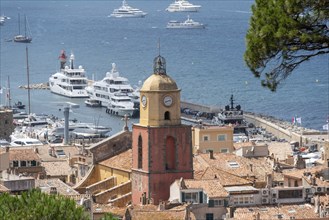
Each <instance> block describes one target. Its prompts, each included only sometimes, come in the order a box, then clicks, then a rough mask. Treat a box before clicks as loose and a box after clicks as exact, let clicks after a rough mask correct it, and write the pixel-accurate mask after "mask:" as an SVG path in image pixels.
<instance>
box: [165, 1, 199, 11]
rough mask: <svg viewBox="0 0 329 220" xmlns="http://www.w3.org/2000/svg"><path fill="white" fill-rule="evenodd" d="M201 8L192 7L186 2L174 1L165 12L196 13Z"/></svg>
mask: <svg viewBox="0 0 329 220" xmlns="http://www.w3.org/2000/svg"><path fill="white" fill-rule="evenodd" d="M200 8H201V5H193V4H192V3H190V2H188V1H187V0H175V2H173V3H171V4H170V5H169V7H168V8H166V11H169V12H185V11H186V12H197V11H198V10H199V9H200Z"/></svg>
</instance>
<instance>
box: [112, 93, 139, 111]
mask: <svg viewBox="0 0 329 220" xmlns="http://www.w3.org/2000/svg"><path fill="white" fill-rule="evenodd" d="M136 110H137V109H136V108H135V107H134V102H133V101H132V100H131V98H130V97H129V96H128V95H127V94H125V93H120V92H118V93H115V94H114V95H113V96H112V97H111V100H110V103H109V105H108V106H107V109H106V112H107V113H109V114H113V115H117V116H125V115H127V116H133V114H134V112H135V111H136Z"/></svg>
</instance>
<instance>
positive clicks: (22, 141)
mask: <svg viewBox="0 0 329 220" xmlns="http://www.w3.org/2000/svg"><path fill="white" fill-rule="evenodd" d="M42 145H44V144H43V143H42V142H41V141H39V140H38V139H35V138H17V139H15V140H13V141H12V142H10V146H12V147H28V146H42Z"/></svg>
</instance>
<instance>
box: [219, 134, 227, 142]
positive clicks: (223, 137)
mask: <svg viewBox="0 0 329 220" xmlns="http://www.w3.org/2000/svg"><path fill="white" fill-rule="evenodd" d="M217 140H218V141H225V140H226V135H225V134H220V135H218V136H217Z"/></svg>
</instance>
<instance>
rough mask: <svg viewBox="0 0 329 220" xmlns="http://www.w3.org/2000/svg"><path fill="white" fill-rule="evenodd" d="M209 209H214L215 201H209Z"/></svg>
mask: <svg viewBox="0 0 329 220" xmlns="http://www.w3.org/2000/svg"><path fill="white" fill-rule="evenodd" d="M208 207H214V200H212V199H209V203H208Z"/></svg>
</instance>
